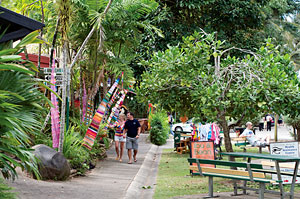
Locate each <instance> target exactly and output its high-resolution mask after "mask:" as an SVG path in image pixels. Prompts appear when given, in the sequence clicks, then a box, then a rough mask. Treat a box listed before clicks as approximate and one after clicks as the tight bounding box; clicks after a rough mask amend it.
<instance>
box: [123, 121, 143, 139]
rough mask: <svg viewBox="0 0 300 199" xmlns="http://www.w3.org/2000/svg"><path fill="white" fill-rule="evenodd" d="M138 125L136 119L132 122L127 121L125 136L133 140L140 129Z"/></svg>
mask: <svg viewBox="0 0 300 199" xmlns="http://www.w3.org/2000/svg"><path fill="white" fill-rule="evenodd" d="M140 126H141V125H140V123H139V121H137V120H136V119H133V120H127V121H126V122H125V127H124V128H125V129H127V136H128V137H131V138H134V137H136V136H137V134H138V128H139V127H140Z"/></svg>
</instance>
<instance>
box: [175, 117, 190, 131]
mask: <svg viewBox="0 0 300 199" xmlns="http://www.w3.org/2000/svg"><path fill="white" fill-rule="evenodd" d="M192 123H193V122H192V119H190V120H188V121H186V122H185V123H176V124H173V126H172V131H181V132H192V131H193V127H192V126H191V124H192Z"/></svg>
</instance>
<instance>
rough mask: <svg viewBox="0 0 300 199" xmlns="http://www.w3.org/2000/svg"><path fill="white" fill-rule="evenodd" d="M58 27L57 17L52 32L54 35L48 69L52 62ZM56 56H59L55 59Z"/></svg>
mask: <svg viewBox="0 0 300 199" xmlns="http://www.w3.org/2000/svg"><path fill="white" fill-rule="evenodd" d="M58 27H59V16H58V18H57V21H56V26H55V31H54V35H53V40H52V44H51V50H50V63H49V67H50V68H51V66H52V60H53V54H54V48H55V43H56V38H57V33H58ZM58 56H59V55H58V54H57V57H58Z"/></svg>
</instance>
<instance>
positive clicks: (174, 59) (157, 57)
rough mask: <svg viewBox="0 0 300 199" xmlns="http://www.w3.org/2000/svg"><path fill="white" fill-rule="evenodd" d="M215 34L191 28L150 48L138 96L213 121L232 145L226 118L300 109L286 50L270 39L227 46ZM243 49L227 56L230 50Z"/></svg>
mask: <svg viewBox="0 0 300 199" xmlns="http://www.w3.org/2000/svg"><path fill="white" fill-rule="evenodd" d="M215 37H216V35H215V34H206V33H202V34H200V33H194V34H193V35H191V36H188V37H185V38H183V41H182V42H181V43H180V44H179V45H177V46H169V47H168V49H167V50H165V51H159V52H155V53H154V54H153V55H152V57H151V59H150V60H149V61H144V62H142V63H141V64H142V65H144V66H145V67H147V68H148V71H146V72H145V73H144V74H143V75H142V79H143V81H142V82H141V84H140V86H141V87H140V89H139V91H138V94H139V98H140V100H142V101H147V100H149V101H151V102H152V103H156V104H158V105H160V106H161V107H163V108H165V109H167V110H174V111H176V112H179V113H181V114H187V115H190V116H192V115H193V116H199V117H201V118H202V119H203V121H204V120H208V121H218V122H219V123H220V124H221V126H222V128H223V130H224V133H225V141H226V149H227V150H228V151H231V150H232V147H231V143H230V140H229V128H230V127H231V126H229V125H228V121H230V120H234V121H236V123H235V125H239V124H240V122H241V121H243V120H244V119H245V118H249V119H253V118H255V117H256V116H257V115H258V114H261V113H262V112H264V111H275V112H276V113H284V114H299V108H298V107H299V99H300V93H299V80H298V78H297V75H296V73H295V72H294V70H293V64H292V62H291V60H290V56H289V55H281V54H280V52H279V50H278V48H276V47H275V46H274V45H273V44H272V43H271V40H268V42H267V43H266V44H265V45H264V46H262V47H261V48H260V49H259V50H257V52H255V53H254V52H252V51H249V50H244V49H239V48H235V47H232V48H229V49H228V48H226V46H227V45H226V43H225V42H224V41H220V40H216V39H215ZM234 50H238V51H239V52H242V53H244V56H243V57H235V56H231V55H230V54H231V51H234Z"/></svg>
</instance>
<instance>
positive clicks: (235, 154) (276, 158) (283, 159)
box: [221, 152, 300, 199]
mask: <svg viewBox="0 0 300 199" xmlns="http://www.w3.org/2000/svg"><path fill="white" fill-rule="evenodd" d="M221 154H222V155H228V156H231V157H245V158H248V163H251V158H256V159H267V160H273V161H275V166H276V172H277V177H278V180H280V181H281V182H280V183H279V189H280V196H281V197H280V198H284V196H285V195H290V199H293V198H294V188H295V183H296V177H297V172H298V167H299V161H300V157H293V156H281V155H271V154H260V153H245V152H224V153H221ZM280 162H295V168H294V173H293V174H294V175H293V180H292V183H291V189H290V192H289V193H284V189H283V184H282V178H281V172H280V165H279V163H280ZM245 192H246V190H244V193H245ZM266 192H269V193H275V192H274V191H269V190H266ZM276 193H278V192H276Z"/></svg>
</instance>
